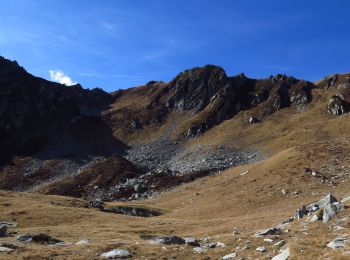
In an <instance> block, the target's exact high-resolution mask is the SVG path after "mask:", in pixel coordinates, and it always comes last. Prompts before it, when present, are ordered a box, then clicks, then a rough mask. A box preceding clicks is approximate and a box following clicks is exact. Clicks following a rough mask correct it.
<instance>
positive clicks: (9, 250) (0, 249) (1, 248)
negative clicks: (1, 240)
mask: <svg viewBox="0 0 350 260" xmlns="http://www.w3.org/2000/svg"><path fill="white" fill-rule="evenodd" d="M12 251H13V249H12V248H8V247H4V246H0V252H12Z"/></svg>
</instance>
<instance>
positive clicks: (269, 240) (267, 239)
mask: <svg viewBox="0 0 350 260" xmlns="http://www.w3.org/2000/svg"><path fill="white" fill-rule="evenodd" d="M264 241H265V242H268V243H272V242H273V239H271V238H264Z"/></svg>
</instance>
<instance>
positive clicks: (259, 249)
mask: <svg viewBox="0 0 350 260" xmlns="http://www.w3.org/2000/svg"><path fill="white" fill-rule="evenodd" d="M255 250H256V251H258V252H261V253H264V252H266V247H264V246H259V247H257V248H256V249H255Z"/></svg>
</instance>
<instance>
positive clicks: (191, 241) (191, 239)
mask: <svg viewBox="0 0 350 260" xmlns="http://www.w3.org/2000/svg"><path fill="white" fill-rule="evenodd" d="M184 240H185V244H186V245H189V246H196V247H198V246H200V245H199V242H198V240H197V239H196V238H194V237H185V238H184Z"/></svg>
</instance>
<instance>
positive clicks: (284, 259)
mask: <svg viewBox="0 0 350 260" xmlns="http://www.w3.org/2000/svg"><path fill="white" fill-rule="evenodd" d="M289 256H290V251H289V248H287V249H285V250H283V251H282V252H281V253H280V254H278V255H276V256H274V257H272V259H271V260H288V258H289Z"/></svg>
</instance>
